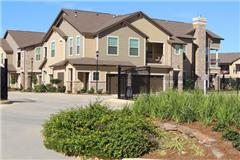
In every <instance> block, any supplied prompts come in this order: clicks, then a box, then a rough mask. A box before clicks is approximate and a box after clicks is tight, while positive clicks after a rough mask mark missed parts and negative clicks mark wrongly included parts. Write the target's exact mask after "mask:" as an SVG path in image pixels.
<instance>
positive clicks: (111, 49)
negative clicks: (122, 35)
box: [108, 37, 118, 55]
mask: <svg viewBox="0 0 240 160" xmlns="http://www.w3.org/2000/svg"><path fill="white" fill-rule="evenodd" d="M108 54H109V55H117V54H118V37H108Z"/></svg>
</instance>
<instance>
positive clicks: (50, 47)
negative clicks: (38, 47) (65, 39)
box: [50, 40, 57, 57]
mask: <svg viewBox="0 0 240 160" xmlns="http://www.w3.org/2000/svg"><path fill="white" fill-rule="evenodd" d="M52 43H54V44H55V45H54V56H52ZM56 49H57V47H56V41H54V40H53V41H51V44H50V55H51V57H55V56H56Z"/></svg>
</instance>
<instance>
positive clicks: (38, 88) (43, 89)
mask: <svg viewBox="0 0 240 160" xmlns="http://www.w3.org/2000/svg"><path fill="white" fill-rule="evenodd" d="M35 91H36V92H46V91H47V88H46V86H45V85H44V84H40V85H36V86H35Z"/></svg>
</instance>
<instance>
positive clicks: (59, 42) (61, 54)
mask: <svg viewBox="0 0 240 160" xmlns="http://www.w3.org/2000/svg"><path fill="white" fill-rule="evenodd" d="M53 41H55V42H56V53H55V57H51V48H50V46H51V42H53ZM43 47H47V62H46V64H45V65H44V67H43V69H42V72H44V71H46V72H47V76H46V77H45V78H46V79H43V81H45V83H49V82H50V77H49V74H53V70H52V68H51V67H49V66H51V65H52V64H55V63H57V62H59V61H62V60H64V59H65V41H64V40H63V39H62V37H61V36H60V35H59V34H58V33H57V32H55V31H54V32H52V34H51V36H50V37H49V39H48V40H47V42H45V43H44V45H43ZM42 77H44V76H42Z"/></svg>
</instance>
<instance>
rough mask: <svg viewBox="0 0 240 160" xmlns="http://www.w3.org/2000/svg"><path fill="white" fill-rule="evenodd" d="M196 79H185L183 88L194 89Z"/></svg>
mask: <svg viewBox="0 0 240 160" xmlns="http://www.w3.org/2000/svg"><path fill="white" fill-rule="evenodd" d="M194 86H195V81H194V80H192V79H187V80H184V81H183V88H184V90H192V89H194Z"/></svg>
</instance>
